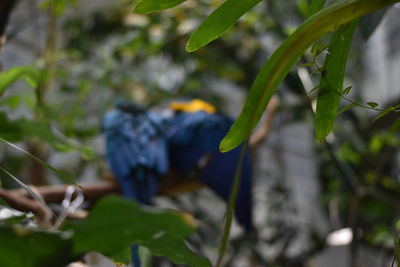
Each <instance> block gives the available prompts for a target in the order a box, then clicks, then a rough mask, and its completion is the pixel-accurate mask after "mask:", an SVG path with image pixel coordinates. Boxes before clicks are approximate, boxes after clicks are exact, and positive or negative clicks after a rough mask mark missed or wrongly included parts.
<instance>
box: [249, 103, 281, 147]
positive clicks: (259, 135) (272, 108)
mask: <svg viewBox="0 0 400 267" xmlns="http://www.w3.org/2000/svg"><path fill="white" fill-rule="evenodd" d="M278 106H279V99H278V97H277V96H276V95H274V96H272V98H271V100H270V101H269V103H268V107H267V111H266V114H265V119H264V121H263V124H262V125H261V127H260V128H259V129H257V130H256V131H255V132H254V133H253V134H252V136H251V137H250V141H249V145H250V147H256V146H257V145H258V144H260V143H262V142H263V141H264V140H265V139H266V138H267V137H268V135H269V133H270V131H271V123H272V119H273V118H274V115H275V112H276V110H277V108H278Z"/></svg>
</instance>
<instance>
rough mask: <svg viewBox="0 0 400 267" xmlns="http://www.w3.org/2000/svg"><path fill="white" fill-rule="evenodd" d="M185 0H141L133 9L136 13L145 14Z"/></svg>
mask: <svg viewBox="0 0 400 267" xmlns="http://www.w3.org/2000/svg"><path fill="white" fill-rule="evenodd" d="M185 1H186V0H142V1H140V2H139V3H138V4H137V5H136V6H135V7H134V9H133V11H134V12H136V13H141V14H147V13H150V12H153V11H157V10H162V9H167V8H170V7H174V6H177V5H179V4H180V3H182V2H185Z"/></svg>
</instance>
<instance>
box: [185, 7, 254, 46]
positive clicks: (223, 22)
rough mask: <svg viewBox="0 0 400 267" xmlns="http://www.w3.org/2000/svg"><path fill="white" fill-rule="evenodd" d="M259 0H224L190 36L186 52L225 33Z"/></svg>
mask: <svg viewBox="0 0 400 267" xmlns="http://www.w3.org/2000/svg"><path fill="white" fill-rule="evenodd" d="M260 2H261V0H240V1H238V0H226V1H225V2H224V3H223V4H222V5H221V6H219V7H218V8H217V9H216V10H215V11H214V12H213V13H211V15H209V16H208V17H207V18H206V19H205V21H204V22H203V23H202V24H201V25H200V26H199V27H198V28H197V30H196V31H195V32H194V33H193V34H192V36H190V38H189V41H188V43H187V45H186V50H187V51H188V52H192V51H195V50H197V49H199V48H200V47H202V46H205V45H206V44H208V43H209V42H211V41H213V40H215V39H217V38H218V37H219V36H221V35H222V34H223V33H225V32H226V31H227V30H228V29H229V28H230V27H231V26H232V25H233V24H234V23H235V22H236V21H237V20H238V19H239V18H240V17H241V16H242V15H243V14H244V13H246V12H247V11H248V10H249V9H250V8H252V7H254V6H255V5H257V4H258V3H260Z"/></svg>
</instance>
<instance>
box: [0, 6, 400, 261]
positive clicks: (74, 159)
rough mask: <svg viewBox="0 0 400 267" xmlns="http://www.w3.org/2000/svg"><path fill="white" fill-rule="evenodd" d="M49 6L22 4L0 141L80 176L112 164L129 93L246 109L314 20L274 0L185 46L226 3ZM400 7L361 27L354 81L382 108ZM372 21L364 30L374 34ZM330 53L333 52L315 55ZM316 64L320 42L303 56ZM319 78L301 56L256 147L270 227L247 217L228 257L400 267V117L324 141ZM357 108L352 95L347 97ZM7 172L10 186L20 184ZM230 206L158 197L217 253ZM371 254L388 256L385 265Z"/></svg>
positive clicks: (261, 206) (12, 156)
mask: <svg viewBox="0 0 400 267" xmlns="http://www.w3.org/2000/svg"><path fill="white" fill-rule="evenodd" d="M49 3H50V1H32V2H30V1H23V0H21V1H20V2H19V3H18V6H17V8H16V11H15V12H14V13H13V14H12V17H11V21H10V25H9V27H8V43H7V45H6V46H5V48H4V49H3V52H2V54H1V62H2V67H3V72H2V73H0V93H1V98H0V103H1V105H0V129H1V131H0V137H1V138H3V139H5V140H8V141H10V142H16V143H17V144H18V146H20V147H22V148H24V149H25V150H27V151H28V152H30V153H32V154H34V155H36V156H38V157H39V158H41V159H43V160H45V161H48V162H49V163H50V164H51V165H52V166H54V167H56V168H58V169H60V170H62V171H64V172H65V173H68V174H70V175H71V176H73V177H75V178H76V180H77V181H78V182H82V181H84V182H92V181H96V180H98V179H102V177H104V175H105V173H107V166H106V164H105V162H104V159H103V156H104V152H103V144H102V138H101V126H100V122H101V117H102V115H103V114H104V113H105V112H106V110H107V109H109V108H110V107H111V106H112V105H113V103H114V102H115V101H116V100H118V99H122V98H123V99H133V100H135V101H137V102H139V103H141V104H143V105H146V106H149V107H154V106H157V105H165V103H166V102H168V101H169V100H171V99H177V98H188V97H198V98H202V99H204V100H207V101H209V102H211V103H212V104H214V105H216V106H217V107H218V109H219V110H220V111H221V112H224V113H227V114H230V115H232V116H237V115H238V113H239V107H241V106H242V103H243V101H244V97H245V95H246V94H247V91H248V89H249V88H250V87H251V84H252V82H253V80H254V78H255V76H256V74H257V72H258V70H259V69H260V67H261V66H262V64H263V63H264V60H265V59H266V58H267V57H268V56H269V55H270V54H271V53H272V52H273V51H274V49H275V48H276V47H277V46H278V45H279V44H280V43H281V42H282V41H283V40H284V39H285V38H286V37H287V36H288V34H290V33H292V32H293V31H294V30H295V29H296V27H298V26H299V25H300V24H301V23H302V22H303V21H304V19H305V17H306V16H307V10H308V4H309V3H308V1H306V0H297V1H265V2H262V3H260V4H259V5H257V6H256V8H253V9H251V10H250V11H249V12H247V13H246V14H245V15H244V16H243V17H242V18H241V19H240V20H239V22H238V23H237V24H235V25H234V26H233V27H232V28H231V29H230V30H229V31H228V32H227V33H226V34H224V35H223V36H222V37H221V38H219V39H217V40H215V41H213V42H212V43H210V44H209V45H207V46H206V47H204V48H202V49H200V50H198V51H196V52H194V53H187V52H185V45H186V42H187V39H188V34H189V33H191V32H192V31H193V30H194V29H195V28H196V27H197V26H198V25H199V23H200V22H201V21H202V20H203V19H204V18H205V17H206V16H207V14H209V13H210V12H211V11H212V10H213V9H214V8H215V7H217V6H218V5H219V4H220V3H221V1H218V0H211V1H209V0H208V1H206V0H197V1H191V0H190V1H187V2H185V3H183V4H182V5H180V6H179V7H176V8H173V9H168V10H165V11H163V12H157V13H152V14H149V15H141V14H136V13H133V12H131V10H132V3H131V1H96V3H87V2H86V3H85V2H84V1H78V0H76V1H57V2H56V3H57V5H55V6H52V5H49ZM399 17H400V9H399V8H398V7H392V8H391V9H389V10H387V11H386V17H384V18H385V20H384V23H381V25H380V27H379V28H378V30H376V31H375V32H374V33H373V35H372V36H371V37H369V39H365V38H363V36H362V35H361V34H360V33H359V32H357V33H356V36H355V40H354V43H353V49H352V50H351V53H350V59H349V62H348V66H347V74H346V77H345V84H347V85H352V86H353V87H356V88H357V90H354V89H352V90H351V92H350V93H349V96H348V97H349V98H351V99H353V100H355V101H360V102H367V101H377V102H378V103H379V105H382V106H385V105H389V104H397V103H399V101H398V99H399V96H400V94H399V90H398V89H399V88H398V83H395V82H393V81H395V80H393V79H395V78H393V77H392V76H395V75H394V73H395V70H396V68H395V66H399V64H400V63H399V62H400V56H399V51H398V49H393V46H394V47H396V46H395V44H398V43H399V38H398V37H396V36H400V35H396V34H395V33H396V32H398V31H399V27H398V25H399V24H397V22H399V19H398V18H399ZM366 24H367V22H365V23H364V24H362V25H364V26H362V27H370V28H371V27H372V30H373V28H374V26H368V25H366ZM375 26H376V25H375ZM372 30H371V33H372ZM382 31H383V32H384V33H386V35H385V34H382ZM364 37H365V36H364ZM327 40H328V39H326V38H322V39H321V40H319V41H318V44H324V43H327ZM382 43H383V44H382ZM397 47H398V46H397ZM382 49H383V52H382V54H381V56H380V57H379V55H378V56H377V54H376V53H377V52H376V51H380V50H382ZM323 58H324V53H322V54H321V55H320V56H319V57H317V58H315V60H316V62H317V63H321V62H323V61H322V60H323ZM312 60H313V52H312V51H311V50H310V51H308V52H307V53H306V54H305V56H304V57H303V59H302V62H301V63H308V62H310V61H312ZM382 62H386V63H387V64H386V65H385V64H384V63H382ZM382 64H383V65H384V66H385V70H387V71H386V72H385V73H384V74H383V75H385V77H382V75H381V76H380V78H377V79H376V80H379V81H378V82H377V83H374V86H375V88H374V89H375V94H376V95H377V96H376V98H374V99H371V96H372V97H373V96H374V95H373V94H372V93H371V91H372V90H368V89H364V88H366V87H368V83H370V81H369V80H368V78H369V77H368V76H370V77H371V76H372V77H375V76H374V74H371V71H372V72H374V71H375V68H376V65H379V66H381V65H382ZM396 64H397V65H396ZM320 65H322V64H320ZM15 67H17V68H19V69H17V68H15ZM397 70H398V69H397ZM16 73H17V74H16ZM18 73H19V74H18ZM21 73H23V74H22V75H21ZM378 73H379V74H382V72H381V71H379V72H378ZM390 75H392V76H390ZM389 76H390V77H389ZM21 78H23V79H24V80H25V81H26V82H23V81H22V79H21ZM318 78H319V73H318V71H316V70H315V67H313V66H308V67H301V66H299V67H298V68H296V69H294V70H292V71H291V72H290V73H289V75H288V76H287V78H286V79H285V81H284V83H283V84H282V85H281V86H280V87H281V88H280V90H279V92H278V95H279V98H280V109H279V112H278V114H277V115H276V117H275V120H274V125H273V126H274V127H273V130H272V133H271V136H270V138H269V140H268V141H267V142H266V143H265V144H262V145H260V146H259V147H257V148H255V149H254V151H253V152H254V153H253V154H254V168H255V174H256V175H255V189H254V198H255V202H256V204H255V207H254V209H255V221H256V226H257V230H258V236H257V237H251V238H248V237H247V238H246V237H243V236H241V234H240V230H239V229H238V228H237V227H236V231H234V232H233V234H232V235H233V237H234V241H233V243H232V247H231V249H230V251H229V257H228V258H229V259H228V263H227V266H334V265H339V266H350V265H349V264H353V265H352V266H381V265H376V264H377V262H378V263H379V264H382V266H388V264H390V261H391V259H392V257H393V250H394V248H395V243H397V241H396V240H397V236H398V233H397V231H398V227H399V224H398V223H397V221H398V219H399V209H400V206H399V203H400V201H399V199H400V180H399V172H400V169H399V167H398V165H399V164H398V162H399V153H398V146H399V142H400V140H399V135H398V130H399V127H400V121H399V118H398V115H397V114H389V115H387V116H385V117H383V118H382V119H380V120H377V121H376V122H374V123H371V121H372V120H373V118H374V117H376V116H377V114H376V113H372V112H373V111H368V110H366V109H362V108H353V109H350V110H348V111H346V112H344V113H343V114H342V115H340V116H339V117H338V121H337V123H336V127H335V131H334V134H331V135H330V136H328V139H327V140H328V141H327V142H323V143H315V142H314V141H313V138H314V137H313V134H312V127H313V126H312V117H313V111H312V108H311V106H312V104H313V102H314V99H315V92H310V91H312V88H313V87H314V86H315V85H317V84H318ZM389 81H391V82H390V83H389ZM388 84H389V85H388ZM347 104H349V103H348V102H347V101H346V100H344V99H342V104H341V105H342V106H346V105H347ZM0 151H1V153H0V160H1V165H2V166H5V167H6V168H7V170H9V171H10V172H11V173H13V174H14V175H16V176H17V177H20V178H21V179H23V180H24V181H25V182H26V183H32V184H36V185H40V184H48V183H49V184H56V183H61V182H63V181H62V180H60V179H58V178H57V177H56V176H55V175H54V174H53V173H51V172H49V171H47V170H46V168H45V167H44V166H42V165H40V164H37V163H36V162H35V161H33V160H32V159H31V158H30V157H29V156H27V155H26V154H24V153H20V152H19V151H16V150H15V149H13V148H10V147H9V146H7V145H6V144H1V145H0ZM299 158H301V159H299ZM301 160H303V161H301ZM296 162H297V163H296ZM298 162H302V163H298ZM304 162H305V163H304ZM297 176H302V177H297ZM1 177H2V180H1V182H2V186H3V187H6V188H12V187H15V185H14V184H13V183H12V182H10V180H8V179H7V178H6V177H5V176H3V175H2V176H1ZM296 179H297V180H296ZM204 198H207V199H211V200H208V201H204ZM210 203H211V204H210ZM218 203H219V202H218V200H216V199H213V198H212V196H211V194H210V193H209V192H207V191H205V190H200V191H197V192H194V193H190V194H184V195H182V196H178V197H174V198H160V199H159V200H158V204H159V205H160V206H165V207H172V208H178V209H183V210H186V211H188V212H190V213H192V214H193V216H194V217H195V218H198V219H199V220H200V221H201V222H202V223H201V224H200V228H199V230H198V232H197V234H196V236H195V237H194V238H193V239H194V241H193V242H194V243H195V244H196V246H197V247H198V248H199V250H201V251H202V253H203V254H205V255H207V256H210V257H213V255H215V253H216V252H215V247H216V244H217V239H216V238H215V237H216V236H219V233H220V232H221V228H222V226H221V225H222V224H221V223H220V221H221V219H222V217H221V214H222V213H223V206H222V204H218ZM310 203H311V204H310ZM219 205H221V206H219ZM296 217H297V218H296ZM346 227H349V228H350V229H352V232H353V236H354V238H353V242H352V243H350V244H347V245H346V246H343V247H340V249H339V248H329V245H327V244H326V243H325V237H326V235H327V234H328V233H330V232H332V231H334V230H337V229H341V228H346ZM368 253H369V254H371V255H376V257H375V259H374V260H375V261H373V262H371V261H370V257H368V256H366V254H368ZM343 263H344V264H345V265H341V264H343ZM329 264H331V265H329ZM357 264H364V265H357ZM368 264H369V265H368ZM383 264H386V265H383Z"/></svg>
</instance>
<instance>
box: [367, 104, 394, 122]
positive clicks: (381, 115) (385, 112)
mask: <svg viewBox="0 0 400 267" xmlns="http://www.w3.org/2000/svg"><path fill="white" fill-rule="evenodd" d="M395 109H396V108H395V107H390V108H388V109H386V110H385V111H382V112H381V113H379V115H378V116H376V118H375V119H373V120H372V122H375V121H377V120H379V119H380V118H382V117H384V116H385V115H387V114H389V113H390V112H392V111H394V110H395Z"/></svg>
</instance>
